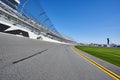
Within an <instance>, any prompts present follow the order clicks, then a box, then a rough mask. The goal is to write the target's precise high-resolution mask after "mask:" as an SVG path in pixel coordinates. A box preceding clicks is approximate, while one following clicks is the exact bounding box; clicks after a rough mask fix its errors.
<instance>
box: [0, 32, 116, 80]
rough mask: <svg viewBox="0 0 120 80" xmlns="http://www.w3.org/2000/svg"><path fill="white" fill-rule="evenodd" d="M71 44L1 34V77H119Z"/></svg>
mask: <svg viewBox="0 0 120 80" xmlns="http://www.w3.org/2000/svg"><path fill="white" fill-rule="evenodd" d="M70 47H71V46H70V45H65V44H59V43H50V42H45V41H39V40H33V39H28V38H22V37H17V36H13V35H10V34H4V33H0V80H115V79H114V78H113V77H111V76H110V75H108V74H106V73H105V72H103V71H102V70H100V69H99V68H97V67H95V66H94V65H93V64H91V63H90V62H88V61H87V60H85V59H84V58H82V57H81V56H78V55H77V54H76V53H75V52H74V51H73V50H71V48H70Z"/></svg>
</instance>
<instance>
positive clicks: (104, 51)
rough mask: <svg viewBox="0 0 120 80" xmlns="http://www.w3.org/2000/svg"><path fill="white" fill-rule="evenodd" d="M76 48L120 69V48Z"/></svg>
mask: <svg viewBox="0 0 120 80" xmlns="http://www.w3.org/2000/svg"><path fill="white" fill-rule="evenodd" d="M75 47H76V48H78V49H80V50H82V51H84V52H87V53H88V54H91V55H93V56H95V57H98V58H100V59H103V60H105V61H108V62H110V63H112V64H114V65H117V66H119V67H120V48H103V47H90V46H75Z"/></svg>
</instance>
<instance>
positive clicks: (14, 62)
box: [12, 49, 48, 64]
mask: <svg viewBox="0 0 120 80" xmlns="http://www.w3.org/2000/svg"><path fill="white" fill-rule="evenodd" d="M47 50H48V49H45V50H43V51H41V52H38V53H35V54H33V55H30V56H28V57H25V58H22V59H20V60H17V61H13V62H12V64H16V63H19V62H21V61H24V60H26V59H29V58H31V57H34V56H36V55H38V54H41V53H43V52H45V51H47Z"/></svg>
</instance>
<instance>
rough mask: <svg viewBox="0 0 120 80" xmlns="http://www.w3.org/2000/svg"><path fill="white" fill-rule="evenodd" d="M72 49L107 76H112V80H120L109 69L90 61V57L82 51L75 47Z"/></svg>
mask: <svg viewBox="0 0 120 80" xmlns="http://www.w3.org/2000/svg"><path fill="white" fill-rule="evenodd" d="M71 49H72V50H73V51H74V52H75V53H76V54H77V55H79V56H80V57H82V58H84V59H85V60H87V61H88V62H90V63H91V64H93V65H94V66H96V67H97V68H99V69H100V70H102V71H103V72H105V73H106V74H108V75H109V76H111V77H112V78H114V79H115V80H120V76H119V75H117V74H116V73H114V72H112V71H110V70H109V69H107V68H105V67H104V66H102V65H100V64H98V63H97V62H95V61H94V60H92V59H90V58H89V57H87V56H85V55H84V54H82V53H80V51H79V50H78V49H76V48H74V47H71Z"/></svg>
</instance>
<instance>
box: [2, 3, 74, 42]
mask: <svg viewBox="0 0 120 80" xmlns="http://www.w3.org/2000/svg"><path fill="white" fill-rule="evenodd" d="M0 19H2V21H7V22H8V23H10V24H12V25H17V26H18V27H23V28H26V29H28V30H30V31H32V32H34V33H35V34H37V35H39V34H43V35H44V36H47V37H49V38H52V39H55V40H58V41H62V42H74V41H73V40H71V39H68V38H65V37H63V36H62V35H61V34H59V33H58V32H55V31H53V30H50V29H49V28H48V27H46V26H45V25H43V24H42V23H40V22H37V21H35V20H33V19H32V18H30V17H28V16H23V15H22V14H20V13H18V12H17V11H16V10H14V9H12V8H11V7H9V6H8V5H6V4H4V3H3V2H2V1H0Z"/></svg>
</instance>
